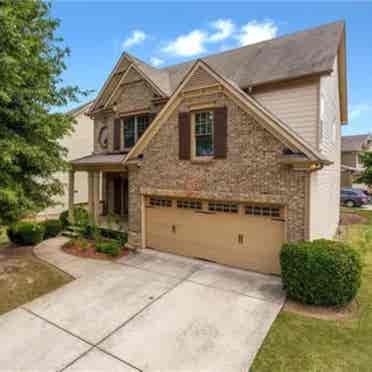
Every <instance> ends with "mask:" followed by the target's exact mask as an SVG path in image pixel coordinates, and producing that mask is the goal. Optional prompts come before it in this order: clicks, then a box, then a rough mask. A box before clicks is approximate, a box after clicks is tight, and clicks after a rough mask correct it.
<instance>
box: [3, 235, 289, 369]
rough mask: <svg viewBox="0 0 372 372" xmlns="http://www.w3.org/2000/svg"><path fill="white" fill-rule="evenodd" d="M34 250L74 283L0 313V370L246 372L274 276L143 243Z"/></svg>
mask: <svg viewBox="0 0 372 372" xmlns="http://www.w3.org/2000/svg"><path fill="white" fill-rule="evenodd" d="M65 241H66V239H65V238H55V239H51V240H48V241H45V242H43V243H41V244H40V245H39V246H38V247H36V248H35V254H36V255H37V256H39V257H40V258H41V259H43V260H45V261H47V262H49V263H51V264H53V265H56V266H57V267H59V268H60V269H62V270H64V271H66V272H68V273H69V274H71V275H72V276H74V277H75V278H77V279H76V280H75V281H73V282H71V283H69V284H67V285H66V286H64V287H62V288H59V289H57V290H56V291H54V292H52V293H49V294H47V295H45V296H42V297H40V298H38V299H36V300H34V301H32V302H31V303H28V304H26V305H24V306H22V307H19V308H17V309H15V310H13V311H11V312H9V313H7V314H5V315H4V316H2V317H0V344H1V345H2V351H1V356H0V371H12V372H13V371H30V370H33V371H90V372H91V371H110V372H111V371H123V372H129V371H224V372H225V371H247V370H248V368H249V366H250V364H251V363H252V361H253V359H254V356H255V354H256V352H257V350H258V348H259V347H260V345H261V343H262V341H263V339H264V337H265V336H266V334H267V331H268V330H269V329H270V326H271V324H272V322H273V320H274V319H275V317H276V316H277V314H278V312H279V311H280V309H281V307H282V305H283V301H284V293H283V292H282V290H281V282H280V279H279V278H276V277H272V276H266V275H260V274H256V273H252V272H248V271H243V270H236V269H231V268H227V267H224V266H221V265H216V264H211V263H206V262H203V261H199V260H194V259H189V258H184V257H179V256H174V255H170V254H165V253H160V252H155V251H151V250H144V251H142V252H141V253H139V254H131V255H129V257H123V258H121V259H120V260H118V261H117V262H115V263H113V262H107V261H98V260H90V259H82V258H79V257H75V256H71V255H68V254H66V253H64V252H63V251H61V250H60V247H61V245H62V244H63V243H64V242H65Z"/></svg>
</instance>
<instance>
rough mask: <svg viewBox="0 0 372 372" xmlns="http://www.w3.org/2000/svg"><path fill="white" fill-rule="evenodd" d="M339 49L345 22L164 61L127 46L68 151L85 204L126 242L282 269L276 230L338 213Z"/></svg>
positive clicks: (288, 233)
mask: <svg viewBox="0 0 372 372" xmlns="http://www.w3.org/2000/svg"><path fill="white" fill-rule="evenodd" d="M345 58H346V57H345V25H344V23H343V22H337V23H332V24H328V25H324V26H321V27H319V28H316V29H311V30H307V31H303V32H299V33H296V34H293V35H289V36H285V37H281V38H277V39H273V40H269V41H265V42H261V43H257V44H253V45H249V46H246V47H242V48H239V49H234V50H230V51H227V52H223V53H219V54H214V55H210V56H207V57H205V58H203V59H200V60H196V61H190V62H186V63H183V64H179V65H174V66H169V67H166V68H162V69H157V68H154V67H151V66H149V65H147V64H146V63H144V62H142V61H140V60H139V59H137V58H135V57H133V56H131V55H129V54H127V53H124V54H123V55H122V56H121V58H120V59H119V61H118V62H117V64H116V66H115V67H114V69H113V71H112V73H111V74H110V76H109V77H108V79H107V81H106V83H105V84H104V86H103V88H102V89H101V91H100V93H99V94H98V96H97V98H96V100H95V102H94V104H93V105H92V107H91V109H90V113H89V114H90V116H91V117H92V118H93V119H94V125H95V130H94V132H95V134H94V136H95V140H94V144H95V148H94V153H93V154H92V155H90V156H88V157H84V158H82V159H77V160H75V161H73V162H72V165H73V169H74V170H79V171H81V170H85V171H87V172H88V173H89V208H90V211H91V213H92V215H93V216H94V218H95V219H96V221H97V222H98V223H99V222H100V221H102V219H103V218H104V217H102V214H107V213H112V212H114V213H116V214H119V215H121V216H122V217H123V219H126V220H127V222H128V237H129V240H128V245H130V246H132V247H136V248H141V247H150V248H154V249H158V250H163V251H169V252H173V253H176V254H181V255H186V256H193V257H200V258H203V259H207V260H211V261H216V262H220V263H225V264H228V265H231V266H236V267H243V268H248V269H253V270H257V271H261V272H269V273H279V271H280V268H279V250H280V247H281V245H282V243H283V242H285V241H291V240H301V239H314V238H320V237H324V238H331V237H333V236H334V234H335V232H336V229H337V226H338V221H339V189H340V143H341V140H340V131H341V128H340V126H341V124H345V123H346V122H347V87H346V60H345ZM73 181H74V174H73V172H72V173H71V176H70V183H71V187H70V189H71V190H73ZM71 195H72V193H71ZM100 199H102V200H100ZM100 202H102V203H103V206H104V207H103V208H102V209H101V208H100ZM72 203H73V198H72V197H71V200H70V205H72Z"/></svg>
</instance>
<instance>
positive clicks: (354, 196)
mask: <svg viewBox="0 0 372 372" xmlns="http://www.w3.org/2000/svg"><path fill="white" fill-rule="evenodd" d="M341 204H342V205H345V206H346V207H350V208H352V207H361V206H362V205H365V204H368V196H367V195H366V194H365V193H364V192H363V191H362V190H360V189H351V188H342V189H341Z"/></svg>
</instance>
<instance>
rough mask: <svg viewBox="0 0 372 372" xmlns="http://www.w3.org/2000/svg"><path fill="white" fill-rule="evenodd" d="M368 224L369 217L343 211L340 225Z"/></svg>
mask: <svg viewBox="0 0 372 372" xmlns="http://www.w3.org/2000/svg"><path fill="white" fill-rule="evenodd" d="M358 223H360V224H367V223H368V218H366V217H363V216H359V215H358V214H354V213H341V218H340V225H353V224H358Z"/></svg>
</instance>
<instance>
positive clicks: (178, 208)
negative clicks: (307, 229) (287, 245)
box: [146, 197, 284, 274]
mask: <svg viewBox="0 0 372 372" xmlns="http://www.w3.org/2000/svg"><path fill="white" fill-rule="evenodd" d="M283 241H284V221H283V211H282V209H281V208H280V207H277V206H260V205H252V204H239V203H227V202H226V203H225V202H214V201H199V200H194V199H167V198H160V197H149V198H147V200H146V245H147V247H149V248H154V249H158V250H162V251H167V252H172V253H176V254H180V255H184V256H190V257H198V258H203V259H207V260H211V261H215V262H218V263H222V264H226V265H231V266H235V267H240V268H245V269H251V270H255V271H260V272H264V273H276V274H279V273H280V265H279V251H280V248H281V245H282V244H283Z"/></svg>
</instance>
